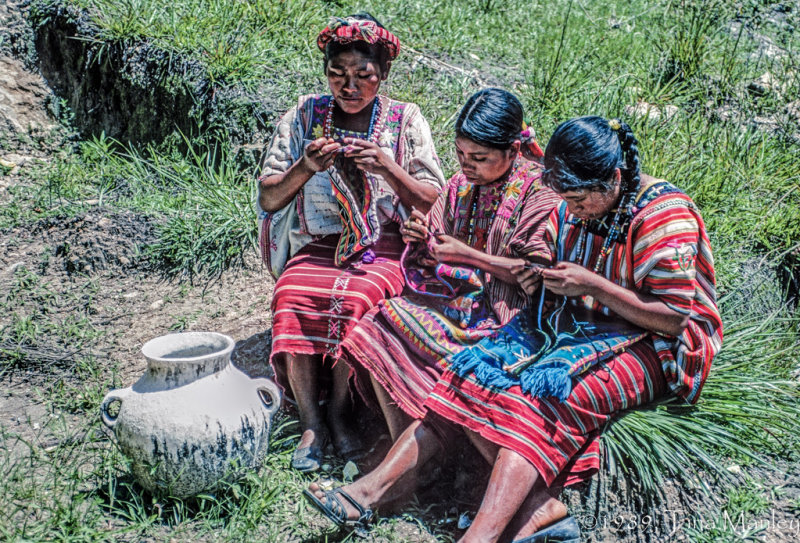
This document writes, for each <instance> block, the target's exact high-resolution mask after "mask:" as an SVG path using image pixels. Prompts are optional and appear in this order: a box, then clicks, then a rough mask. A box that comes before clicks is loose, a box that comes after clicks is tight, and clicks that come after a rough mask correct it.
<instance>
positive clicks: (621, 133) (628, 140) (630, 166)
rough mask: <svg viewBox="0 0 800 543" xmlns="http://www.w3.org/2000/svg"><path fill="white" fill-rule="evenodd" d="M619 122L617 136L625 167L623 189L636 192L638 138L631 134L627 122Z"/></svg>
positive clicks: (637, 179)
mask: <svg viewBox="0 0 800 543" xmlns="http://www.w3.org/2000/svg"><path fill="white" fill-rule="evenodd" d="M619 124H620V128H619V130H617V137H618V138H619V145H620V147H621V148H622V157H623V159H624V160H625V168H624V169H623V170H622V176H623V179H624V181H625V185H624V186H623V189H624V190H625V191H626V192H636V191H637V190H638V189H639V180H640V164H639V140H637V139H636V136H634V135H633V130H631V127H630V126H628V124H627V123H624V122H620V123H619Z"/></svg>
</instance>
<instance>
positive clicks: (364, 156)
mask: <svg viewBox="0 0 800 543" xmlns="http://www.w3.org/2000/svg"><path fill="white" fill-rule="evenodd" d="M343 143H344V145H345V147H344V156H346V157H349V158H352V159H353V162H355V163H356V166H357V167H358V169H359V170H361V171H364V172H367V173H371V174H374V175H380V176H382V177H386V175H387V174H388V170H389V161H391V162H392V163H394V160H393V159H390V158H389V157H388V156H387V155H386V153H384V152H383V151H381V148H380V147H379V146H378V145H377V144H376V143H373V142H371V141H367V140H360V139H356V138H344V140H343Z"/></svg>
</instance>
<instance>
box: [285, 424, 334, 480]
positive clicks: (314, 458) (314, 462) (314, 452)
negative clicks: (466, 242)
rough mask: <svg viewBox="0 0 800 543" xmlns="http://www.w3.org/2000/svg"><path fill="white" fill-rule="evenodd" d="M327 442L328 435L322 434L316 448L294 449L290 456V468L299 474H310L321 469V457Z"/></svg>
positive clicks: (328, 439)
mask: <svg viewBox="0 0 800 543" xmlns="http://www.w3.org/2000/svg"><path fill="white" fill-rule="evenodd" d="M328 441H330V437H329V436H328V433H327V432H322V435H321V438H320V444H319V445H318V446H316V447H302V448H298V449H295V451H294V453H293V454H292V468H293V469H296V470H297V471H299V472H301V473H311V472H313V471H317V470H319V469H320V467H322V457H323V455H324V450H325V447H326V446H327V444H328Z"/></svg>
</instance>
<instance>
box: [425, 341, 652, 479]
mask: <svg viewBox="0 0 800 543" xmlns="http://www.w3.org/2000/svg"><path fill="white" fill-rule="evenodd" d="M666 390H667V385H666V382H665V380H664V374H663V372H662V369H661V361H660V360H659V358H658V355H657V354H656V351H655V349H654V348H653V345H652V342H651V341H650V340H647V339H645V340H642V341H639V342H638V343H636V344H635V345H633V346H632V347H631V348H630V349H629V350H627V351H625V352H623V353H622V354H620V355H619V356H617V357H616V358H614V359H613V360H611V361H608V362H605V363H603V364H601V365H598V366H596V367H595V368H593V369H591V370H590V371H588V372H586V373H584V374H583V375H581V376H579V377H577V378H575V379H573V389H572V394H570V396H569V397H568V398H567V400H566V401H564V402H563V403H560V402H559V401H558V400H556V399H550V398H535V397H531V396H528V395H526V394H523V393H522V392H521V391H520V388H519V387H518V386H514V387H511V388H510V389H508V390H502V389H491V390H490V389H487V388H485V387H484V386H482V385H480V384H478V383H477V382H476V381H475V380H474V378H472V377H469V376H468V377H467V378H461V377H458V376H457V375H455V374H454V373H452V372H451V371H449V370H448V371H445V372H444V374H443V375H442V378H441V379H440V380H439V381H438V382H437V384H436V386H435V388H434V390H433V392H431V394H430V395H429V396H428V399H427V400H426V402H425V407H426V408H428V409H430V410H431V411H433V412H435V413H437V414H438V415H441V416H442V417H444V418H445V419H447V420H449V421H451V422H455V423H457V424H459V425H461V426H465V427H467V428H469V429H470V430H472V431H474V432H477V433H479V434H480V435H482V436H483V437H485V438H486V439H488V440H490V441H492V442H493V443H495V444H497V445H499V446H500V447H505V448H508V449H511V450H513V451H515V452H517V453H518V454H520V455H522V456H523V457H525V458H526V459H527V460H528V461H529V462H530V463H531V464H533V466H534V467H535V468H536V469H537V471H538V472H539V474H540V475H541V476H542V477H543V478H544V480H545V482H546V483H547V486H552V485H554V484H555V485H556V486H564V485H571V484H575V483H578V482H581V481H584V480H586V479H589V478H590V477H591V476H592V475H594V474H595V473H597V471H598V470H599V469H600V434H601V431H602V429H603V427H604V426H605V424H606V423H607V422H608V421H609V420H610V419H611V418H612V417H613V416H614V415H615V414H616V413H618V412H620V411H622V410H624V409H629V408H632V407H636V406H640V405H643V404H646V403H649V402H651V401H652V400H654V399H656V398H658V397H660V396H662V395H663V394H664V393H665V392H666Z"/></svg>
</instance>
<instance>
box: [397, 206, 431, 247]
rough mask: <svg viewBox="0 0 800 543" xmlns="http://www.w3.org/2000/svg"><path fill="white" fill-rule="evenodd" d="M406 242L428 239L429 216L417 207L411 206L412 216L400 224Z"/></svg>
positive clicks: (422, 241) (423, 241)
mask: <svg viewBox="0 0 800 543" xmlns="http://www.w3.org/2000/svg"><path fill="white" fill-rule="evenodd" d="M400 234H402V236H403V242H404V243H414V242H420V243H425V242H426V241H428V237H429V234H428V217H426V216H425V214H424V213H422V212H421V211H420V210H418V209H417V208H411V216H410V217H409V218H408V219H407V220H406V221H405V222H403V224H402V225H401V226H400Z"/></svg>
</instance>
